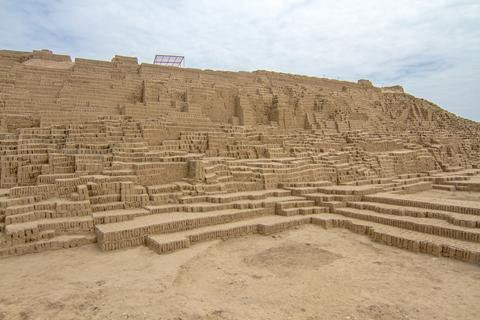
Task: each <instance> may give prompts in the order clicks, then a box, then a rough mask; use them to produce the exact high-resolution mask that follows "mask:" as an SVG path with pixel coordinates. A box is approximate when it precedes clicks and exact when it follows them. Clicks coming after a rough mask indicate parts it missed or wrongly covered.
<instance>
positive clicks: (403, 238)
mask: <svg viewBox="0 0 480 320" xmlns="http://www.w3.org/2000/svg"><path fill="white" fill-rule="evenodd" d="M311 221H312V223H313V224H316V225H320V226H322V227H324V228H332V227H333V228H345V229H348V230H350V231H352V232H355V233H358V234H362V235H366V236H368V237H370V239H372V240H373V241H376V242H380V243H384V244H386V245H389V246H395V247H398V248H401V249H406V250H410V251H413V252H417V253H424V254H430V255H434V256H443V257H447V258H451V259H457V260H461V261H465V262H469V263H474V264H480V244H478V243H474V242H468V241H461V240H455V239H450V238H445V237H441V236H436V235H431V234H425V233H421V232H416V231H410V230H405V229H401V228H396V227H392V226H386V225H383V224H378V223H374V222H370V221H363V220H358V219H354V218H347V217H344V216H341V215H337V214H324V215H317V216H314V217H312V218H311Z"/></svg>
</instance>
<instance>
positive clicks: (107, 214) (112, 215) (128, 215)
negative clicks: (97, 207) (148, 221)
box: [93, 208, 150, 225]
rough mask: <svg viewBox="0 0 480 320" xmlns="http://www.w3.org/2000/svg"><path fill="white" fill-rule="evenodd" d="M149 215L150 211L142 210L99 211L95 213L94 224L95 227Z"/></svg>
mask: <svg viewBox="0 0 480 320" xmlns="http://www.w3.org/2000/svg"><path fill="white" fill-rule="evenodd" d="M148 214H150V213H149V211H148V210H147V209H142V208H135V209H118V210H107V211H98V212H94V213H93V222H94V224H95V225H97V224H106V223H115V222H122V221H127V220H133V219H134V218H136V217H141V216H145V215H148Z"/></svg>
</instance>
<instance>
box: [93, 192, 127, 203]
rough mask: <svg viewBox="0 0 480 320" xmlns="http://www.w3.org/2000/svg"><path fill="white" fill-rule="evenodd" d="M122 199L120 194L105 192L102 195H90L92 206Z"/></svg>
mask: <svg viewBox="0 0 480 320" xmlns="http://www.w3.org/2000/svg"><path fill="white" fill-rule="evenodd" d="M120 200H121V196H120V194H104V195H100V196H90V203H91V204H92V206H93V205H96V204H102V203H108V202H118V201H120Z"/></svg>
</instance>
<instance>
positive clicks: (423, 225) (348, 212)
mask: <svg viewBox="0 0 480 320" xmlns="http://www.w3.org/2000/svg"><path fill="white" fill-rule="evenodd" d="M334 212H335V213H336V214H340V215H343V216H346V217H350V218H355V219H359V220H365V221H372V222H375V223H379V224H385V225H390V226H394V227H397V228H403V229H407V230H412V231H417V232H423V233H428V234H433V235H438V236H442V237H448V238H452V239H458V240H463V241H472V242H480V230H477V229H472V228H464V227H459V226H454V225H452V224H450V223H448V222H447V221H444V220H437V219H429V218H414V217H409V216H392V215H389V214H383V213H378V212H375V211H370V210H361V209H355V208H338V209H335V210H334Z"/></svg>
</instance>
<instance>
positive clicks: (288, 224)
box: [145, 216, 311, 254]
mask: <svg viewBox="0 0 480 320" xmlns="http://www.w3.org/2000/svg"><path fill="white" fill-rule="evenodd" d="M310 221H311V218H310V217H278V216H268V217H260V218H254V219H249V220H247V221H239V222H231V223H225V224H221V225H215V226H209V227H204V228H198V229H194V230H188V231H184V232H177V233H173V234H160V235H149V236H147V237H146V238H145V244H146V245H147V246H148V247H149V248H150V249H152V250H153V251H155V252H156V253H159V254H163V253H170V252H174V251H177V250H180V249H184V248H188V247H190V246H191V245H194V244H196V243H198V242H202V241H211V240H216V239H222V240H225V239H229V238H237V237H242V236H246V235H250V234H262V235H268V234H272V233H277V232H281V231H284V230H287V229H289V228H292V227H295V226H299V225H302V224H307V223H310Z"/></svg>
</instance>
